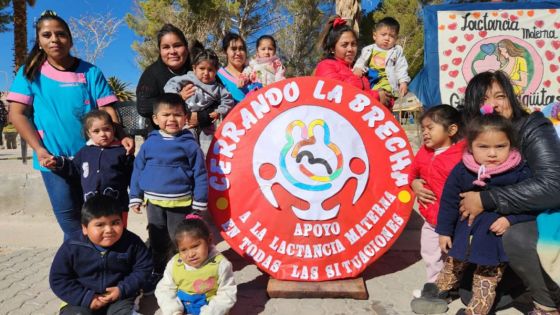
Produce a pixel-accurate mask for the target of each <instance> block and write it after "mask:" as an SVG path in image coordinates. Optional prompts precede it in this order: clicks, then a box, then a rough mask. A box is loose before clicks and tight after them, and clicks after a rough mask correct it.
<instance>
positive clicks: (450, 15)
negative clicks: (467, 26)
mask: <svg viewBox="0 0 560 315" xmlns="http://www.w3.org/2000/svg"><path fill="white" fill-rule="evenodd" d="M456 17H457V15H455V14H449V18H450V19H452V20H455V18H456Z"/></svg>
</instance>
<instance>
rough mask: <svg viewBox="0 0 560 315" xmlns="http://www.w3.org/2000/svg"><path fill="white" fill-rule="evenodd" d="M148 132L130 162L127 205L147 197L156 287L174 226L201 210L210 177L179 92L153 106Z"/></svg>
mask: <svg viewBox="0 0 560 315" xmlns="http://www.w3.org/2000/svg"><path fill="white" fill-rule="evenodd" d="M153 112H154V115H153V120H154V123H155V124H156V125H158V126H159V130H154V131H152V132H151V133H150V134H149V135H148V138H147V139H146V141H145V142H144V144H143V145H142V147H141V148H140V151H139V152H138V154H137V156H136V160H135V161H134V170H133V172H132V178H131V181H130V208H132V209H133V210H134V211H135V212H137V213H141V212H140V206H141V205H142V204H143V203H144V202H145V203H146V211H147V212H148V234H149V236H150V249H151V251H152V255H153V259H154V274H153V275H152V279H151V284H152V286H151V287H147V288H145V291H144V293H145V294H146V293H150V292H153V290H155V285H156V284H157V281H159V279H161V277H162V274H163V271H164V270H165V265H166V263H167V261H168V260H169V258H170V257H168V255H169V254H170V253H172V252H173V249H174V245H173V242H172V240H173V239H174V235H175V228H176V227H177V225H178V224H179V223H180V222H181V221H182V220H183V219H184V218H185V215H186V214H188V213H191V212H193V211H205V210H206V207H207V202H208V179H207V174H206V167H205V165H204V163H205V162H204V156H203V154H202V151H201V149H200V147H199V146H198V143H197V142H196V140H195V138H194V136H193V135H192V133H191V132H190V131H189V130H188V129H183V127H184V126H185V124H186V122H187V119H188V113H187V110H186V108H185V105H184V101H183V99H182V98H181V97H180V96H179V95H178V94H172V93H166V94H164V95H163V96H162V97H161V98H160V99H159V100H158V101H156V103H155V105H154V111H153Z"/></svg>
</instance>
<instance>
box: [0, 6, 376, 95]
mask: <svg viewBox="0 0 560 315" xmlns="http://www.w3.org/2000/svg"><path fill="white" fill-rule="evenodd" d="M379 1H380V0H363V1H362V5H363V7H364V9H366V10H368V11H369V10H371V8H372V7H374V6H377V3H379ZM47 9H49V10H54V11H55V12H56V13H57V14H58V15H59V16H61V17H62V18H64V19H65V20H67V21H68V20H69V19H70V17H76V18H77V17H81V16H84V15H88V14H107V13H111V15H112V16H113V17H118V18H124V16H125V15H126V14H127V13H129V12H134V10H135V4H134V1H133V0H104V1H99V0H72V1H69V0H39V1H37V2H36V4H35V6H34V7H28V8H27V17H28V35H27V36H28V40H29V43H30V44H29V49H31V47H32V46H31V43H32V41H33V40H34V38H35V31H34V29H33V22H34V20H35V19H36V18H37V17H39V15H40V14H41V12H43V11H45V10H47ZM134 40H139V38H138V37H137V36H136V35H135V34H134V32H133V31H132V30H130V29H129V28H128V25H126V23H123V24H121V26H120V27H119V29H118V31H117V34H116V35H115V40H114V41H113V42H112V43H111V45H110V46H109V47H108V48H107V49H105V50H104V53H103V56H102V57H100V58H98V59H97V61H96V63H95V64H96V65H97V66H98V67H99V68H101V70H102V71H103V73H104V74H105V77H110V76H117V77H118V78H120V79H121V80H123V81H125V82H127V83H129V84H130V87H131V88H134V87H135V86H136V83H137V82H138V79H139V78H140V74H141V70H140V68H139V67H138V65H137V64H136V61H135V57H136V52H135V51H134V50H132V48H131V45H132V42H133V41H134ZM13 41H14V40H13V32H12V31H8V32H5V33H0V47H2V49H0V91H6V90H8V89H9V86H10V84H11V82H12V80H13V74H12V73H13V60H14V58H13ZM78 56H79V51H78Z"/></svg>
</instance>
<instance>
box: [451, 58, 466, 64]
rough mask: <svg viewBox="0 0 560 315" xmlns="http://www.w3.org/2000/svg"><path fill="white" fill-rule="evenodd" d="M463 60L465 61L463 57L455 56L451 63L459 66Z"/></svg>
mask: <svg viewBox="0 0 560 315" xmlns="http://www.w3.org/2000/svg"><path fill="white" fill-rule="evenodd" d="M461 62H463V59H462V58H453V60H451V63H452V64H454V65H456V66H458V65H460V64H461Z"/></svg>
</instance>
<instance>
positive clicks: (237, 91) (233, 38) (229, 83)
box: [218, 33, 249, 104]
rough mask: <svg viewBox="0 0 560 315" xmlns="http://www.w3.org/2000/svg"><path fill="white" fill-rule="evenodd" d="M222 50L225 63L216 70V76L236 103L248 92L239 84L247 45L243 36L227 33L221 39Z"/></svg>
mask: <svg viewBox="0 0 560 315" xmlns="http://www.w3.org/2000/svg"><path fill="white" fill-rule="evenodd" d="M222 51H223V52H224V53H225V54H226V58H227V64H226V66H225V67H221V68H220V70H218V78H220V81H221V82H222V84H223V85H224V86H225V88H226V90H228V91H229V93H231V96H232V97H233V100H234V102H235V104H237V103H239V102H241V101H242V100H243V99H244V98H245V95H247V93H249V90H248V89H247V87H246V86H241V87H240V86H239V82H240V81H241V77H242V75H241V74H242V73H243V70H244V69H245V67H246V65H247V45H246V44H245V40H243V37H241V36H239V35H238V34H235V33H227V34H226V36H224V38H223V40H222Z"/></svg>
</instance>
